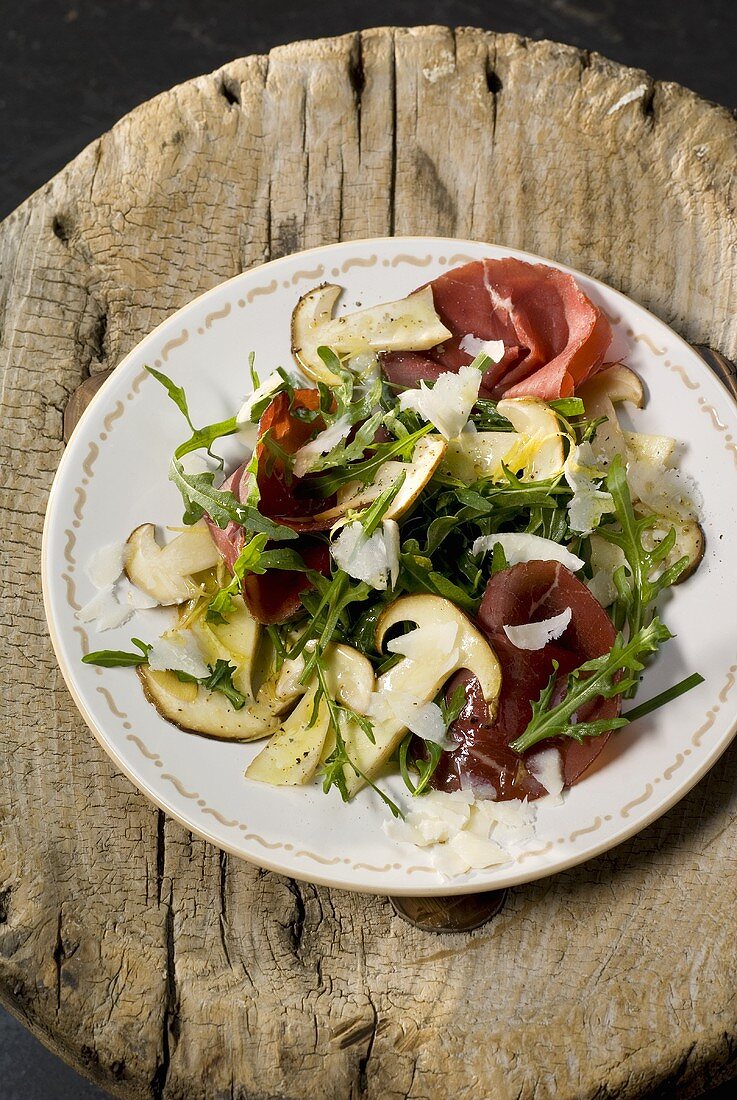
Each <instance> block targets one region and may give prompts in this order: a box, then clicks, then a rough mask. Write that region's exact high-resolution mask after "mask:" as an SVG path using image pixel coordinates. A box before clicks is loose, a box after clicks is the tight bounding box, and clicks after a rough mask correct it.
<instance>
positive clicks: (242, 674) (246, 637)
mask: <svg viewBox="0 0 737 1100" xmlns="http://www.w3.org/2000/svg"><path fill="white" fill-rule="evenodd" d="M189 630H191V632H192V633H193V634H194V636H195V637H196V639H197V642H198V643H199V647H200V649H201V650H202V654H203V656H204V658H205V660H206V661H207V663H208V664H210V665H214V664H215V662H216V661H219V660H223V661H227V662H228V663H229V664H231V665H234V666H235V669H236V671H235V672H234V673H233V686H234V687H235V688H236V689H237V690H238V691H240V692H241V694H242V695H245V696H246V697H247V698H250V699H253V698H254V697H255V694H256V685H255V684H254V671H255V668H256V664H257V658H258V652H259V646H260V643H261V639H262V628H261V624H260V623H257V622H256V620H255V619H254V618H253V616H252V615H251V613H250V612H249V610H248V608H247V607H246V605H245V603H244V601H243V599H242V597H241V596H235V597H234V598H233V608H232V610H231V611H230V612H229V613H228V619H227V622H224V623H209V622H207V621H206V619H204V618H202V617H200V618H198V619H195V620H194V622H192V624H191V625H190V627H189Z"/></svg>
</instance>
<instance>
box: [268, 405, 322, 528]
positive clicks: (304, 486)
mask: <svg viewBox="0 0 737 1100" xmlns="http://www.w3.org/2000/svg"><path fill="white" fill-rule="evenodd" d="M294 407H297V408H302V409H309V410H311V411H312V412H314V411H315V410H316V409H318V408H319V407H320V394H319V393H318V391H317V390H295V391H294V406H293V407H292V409H290V405H289V395H288V394H286V393H280V394H277V396H276V397H275V398H274V400H273V401H272V402H271V404H270V405H269V407H268V408H267V409H266V411H265V412H264V414H263V416H262V417H261V421H260V423H259V436H262V435H264V433H265V432H267V431H268V432H269V434H270V437H271V438H272V439H273V440H274V442H275V443H276V444H277V445H278V446H279V447H280V448H281V450H282V451H285V452H286V453H287V454H290V455H293V454H296V453H297V451H298V450H299V449H300V447H303V446H304V445H305V443H307V442H308V440H310V439H311V438H312V437H313V436H314V435H315V434H316V432H318V431H322V430H323V429H324V427H325V425H324V423H323V422H322V421H321V420H319V419H318V420H317V421H316V422H312V423H308V422H306V421H304V420H300V419H299V417H296V416H294V415H293V409H294ZM256 450H257V454H258V473H257V475H256V476H257V481H258V487H259V492H260V494H261V499H260V501H259V511H260V512H262V513H263V515H265V516H268V517H269V518H270V519H273V520H275V521H276V522H277V523H281V524H283V525H284V526H285V527H291V528H292V530H294V531H324V530H326V529H327V528H328V527H330V526H332V523H333V520H331V519H328V520H318V519H315V514H316V513H317V512H324V511H326V510H327V509H328V508H331V507H332V505H333V504H334V503H335V497H329V498H328V499H324V498H323V497H319V496H313V495H312V494H311V493H310V483H311V481H312V479H311V478H310V477H309V476H308V477H303V478H298V477H294V476H293V475H292V474H290V473H288V472H287V471H286V470H285V468H284V464H283V463H282V462H281V461H280V459H279V458H278V457H274V456H273V455H272V454H271V453H270V452H269V450H268V448H267V447H266V445H265V444H264V443H259V445H258V447H257V448H256Z"/></svg>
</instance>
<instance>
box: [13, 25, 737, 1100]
mask: <svg viewBox="0 0 737 1100" xmlns="http://www.w3.org/2000/svg"><path fill="white" fill-rule="evenodd" d="M736 151H737V122H736V121H735V119H734V118H733V117H732V116H731V115H730V113H729V112H727V111H726V110H723V109H721V108H718V107H715V106H712V105H710V104H707V103H705V102H703V101H702V100H700V99H698V98H697V97H696V96H695V95H693V94H692V93H690V92H688V91H686V90H684V89H683V88H680V87H678V86H676V85H673V84H654V83H653V82H652V80H651V79H650V78H649V77H648V76H647V75H646V74H645V73H643V72H638V71H633V70H631V69H626V68H623V67H621V66H618V65H615V64H613V63H611V62H609V61H607V60H605V59H604V58H601V57H599V56H590V55H588V54H587V53H585V52H582V51H580V50H576V49H572V48H569V47H566V46H560V45H556V44H554V43H550V42H537V43H534V42H528V41H525V40H522V39H519V38H516V37H514V36H508V35H496V34H491V33H485V32H482V31H475V30H459V31H456V32H455V33H454V32H452V31H450V30H447V29H444V28H439V27H422V28H416V29H414V30H391V29H384V30H375V31H368V32H366V33H363V34H360V35H358V34H355V35H348V36H345V37H343V38H338V39H331V40H325V41H319V42H309V43H298V44H296V45H292V46H286V47H282V48H279V49H276V50H274V51H272V53H271V54H269V56H268V57H249V58H244V59H241V60H238V61H234V62H233V63H231V64H229V65H226V66H225V67H224V68H223V69H222V70H220V71H219V72H216V73H213V74H211V75H209V76H204V77H201V78H199V79H196V80H192V81H190V82H188V83H186V84H183V85H181V86H180V87H176V88H173V89H172V90H171V91H169V92H166V93H164V94H163V95H160V96H159V97H158V98H156V99H154V100H152V101H151V102H150V103H146V104H144V105H143V106H141V107H139V108H138V109H137V110H135V111H134V112H133V113H132V114H130V115H128V116H127V117H126V118H124V119H123V120H122V121H121V122H120V123H118V125H117V126H115V127H114V129H113V130H112V131H111V132H110V133H108V134H105V135H104V136H103V137H102V138H100V139H99V140H98V141H96V142H94V143H93V144H92V145H91V146H90V147H89V148H87V149H86V150H85V151H84V152H83V153H82V154H81V155H80V156H79V157H77V159H76V160H75V161H74V162H73V163H72V164H70V165H69V166H68V167H67V168H66V169H64V171H63V172H61V173H60V174H59V175H58V176H57V177H56V178H55V179H54V180H52V181H51V182H50V183H49V184H48V185H47V186H46V187H44V188H43V189H41V190H40V191H39V192H37V193H36V194H35V195H33V196H32V197H31V198H30V199H29V200H28V201H27V202H26V203H24V205H23V206H22V207H20V209H19V210H17V211H16V212H15V213H14V214H13V215H12V216H11V217H10V218H8V219H7V220H6V221H5V222H4V223H3V225H2V227H1V228H0V354H1V357H2V359H1V361H2V366H3V371H4V373H3V376H2V391H1V392H2V407H1V421H0V468H1V469H2V472H3V478H2V479H1V483H0V484H1V488H0V494H1V500H0V504H1V506H2V517H1V519H0V537H1V538H2V541H3V549H2V554H0V569H2V574H3V576H2V586H1V587H0V599H1V600H2V607H1V608H0V616H1V621H2V628H1V634H0V646H1V647H2V657H3V660H2V667H3V669H4V670H5V672H4V677H3V679H4V688H3V693H2V700H1V701H0V708H1V710H0V713H1V714H2V732H3V750H4V761H3V767H2V769H1V770H0V813H1V814H2V848H1V849H0V995H1V996H2V999H3V1000H4V1002H5V1003H6V1004H8V1005H9V1006H10V1007H11V1008H12V1009H13V1011H14V1012H16V1013H17V1014H18V1015H19V1016H20V1017H21V1018H22V1019H23V1020H24V1022H25V1023H26V1024H27V1025H28V1026H29V1027H30V1028H32V1030H33V1031H34V1032H35V1033H36V1034H38V1035H39V1036H40V1037H41V1038H42V1039H44V1041H45V1042H47V1043H48V1044H49V1045H50V1046H51V1047H53V1049H55V1050H56V1051H57V1052H59V1053H60V1054H62V1056H63V1057H65V1058H66V1059H67V1060H69V1061H70V1062H72V1063H73V1064H74V1065H75V1066H76V1067H77V1068H78V1069H81V1070H82V1071H83V1072H86V1073H88V1074H89V1075H90V1076H92V1077H93V1078H95V1079H96V1080H98V1081H99V1082H101V1083H102V1084H103V1085H104V1086H105V1087H106V1088H108V1089H109V1090H111V1091H112V1092H114V1093H116V1094H117V1095H120V1096H121V1097H127V1098H139V1097H152V1098H154V1100H156V1098H159V1097H164V1098H169V1097H170V1098H175V1097H176V1098H182V1100H198V1098H204V1097H207V1098H213V1100H214V1098H220V1097H228V1098H232V1097H239V1098H243V1100H246V1098H248V1100H257V1098H265V1097H272V1098H275V1097H279V1098H284V1100H287V1098H288V1100H293V1098H295V1100H296V1098H301V1097H304V1096H316V1097H320V1098H324V1100H342V1098H345V1097H349V1096H350V1097H359V1096H366V1097H369V1098H376V1100H379V1098H381V1100H392V1098H403V1097H411V1098H416V1100H420V1098H431V1100H445V1098H446V1097H447V1096H449V1095H453V1096H454V1097H457V1098H458V1100H478V1098H486V1097H493V1098H500V1100H506V1098H507V1097H514V1098H520V1100H523V1098H524V1100H527V1098H535V1100H541V1098H547V1097H550V1098H556V1100H563V1098H566V1097H576V1098H587V1097H591V1098H593V1097H601V1096H616V1097H619V1098H627V1097H635V1096H641V1095H643V1094H645V1093H647V1094H648V1095H652V1094H654V1093H656V1092H657V1093H658V1095H660V1094H661V1093H664V1094H668V1092H669V1090H677V1093H678V1095H679V1096H688V1095H694V1094H697V1093H698V1092H699V1091H700V1090H701V1089H703V1088H704V1087H706V1086H707V1085H709V1084H713V1083H716V1082H717V1081H718V1080H720V1079H723V1078H726V1077H728V1076H729V1075H731V1074H732V1073H733V1072H734V1071H735V1068H736V1063H735V1043H736V1041H737V1002H736V1001H735V998H734V988H735V980H736V978H737V973H736V971H737V955H736V954H735V951H734V932H733V928H734V912H735V901H736V899H737V876H735V874H734V854H733V853H734V840H735V828H733V827H732V826H733V820H734V817H735V812H736V807H737V795H736V794H735V789H734V787H735V784H734V774H735V767H736V766H737V751H735V750H733V751H730V752H728V753H727V754H726V755H725V757H724V758H723V759H722V761H721V762H720V764H719V765H718V766H717V768H715V769H714V770H713V771H712V772H711V773H710V774H709V775H708V776H707V777H706V778H705V779H704V780H703V781H702V783H701V784H699V786H698V787H697V788H696V789H695V790H694V791H693V792H692V793H691V795H690V796H689V797H687V798H686V799H685V800H684V801H683V802H682V803H681V804H680V805H679V806H678V808H677V809H675V810H673V811H672V812H671V813H670V814H668V815H667V816H666V817H665V818H663V819H662V820H661V821H659V822H657V823H656V824H654V825H652V826H651V827H650V828H648V829H647V830H645V832H643V833H642V834H641V835H640V836H639V837H637V838H636V839H633V840H630V841H629V842H627V843H625V844H623V845H621V846H620V847H619V848H617V849H616V850H615V851H613V852H611V853H609V854H608V855H605V856H602V857H601V858H599V859H596V860H593V861H592V862H590V863H587V864H586V865H584V866H582V867H579V868H576V869H575V870H572V871H569V872H566V873H564V874H561V875H558V876H557V877H556V878H554V879H552V880H549V881H543V882H540V883H537V884H534V885H530V886H527V887H521V888H519V889H516V890H515V891H513V892H512V894H511V895H510V898H509V900H508V902H507V905H506V906H505V908H504V910H503V911H502V913H501V914H500V915H499V916H498V917H497V918H496V919H495V920H494V921H493V922H492V923H491V924H489V925H486V926H485V927H483V928H481V929H479V930H478V931H476V932H472V933H470V934H468V935H465V934H464V935H460V936H455V937H453V936H447V937H446V936H432V935H428V934H427V933H423V932H421V931H420V930H418V929H415V928H413V927H411V926H410V925H409V924H407V923H405V922H404V921H402V920H400V919H398V918H397V917H396V916H395V915H394V913H393V911H392V909H391V906H390V905H389V903H388V901H386V900H385V899H381V898H376V897H361V896H356V895H350V894H346V893H341V892H338V891H334V890H328V889H323V888H317V887H311V886H305V885H303V884H298V883H295V882H293V881H290V880H287V879H285V878H282V877H280V876H278V875H275V874H269V873H265V872H263V871H260V870H258V869H257V868H255V867H252V866H249V865H248V864H246V863H243V862H239V861H238V860H235V859H228V858H227V857H226V856H225V855H223V854H221V853H220V852H219V851H217V850H216V849H214V848H212V847H210V846H209V845H207V844H206V843H204V842H202V841H200V840H198V839H196V838H194V837H192V836H191V835H190V834H189V833H188V832H187V831H185V830H184V829H183V828H181V827H180V826H179V825H177V824H175V823H173V822H171V821H169V820H167V819H166V818H165V817H164V815H163V814H162V813H160V812H158V811H157V810H156V809H155V808H153V807H152V806H151V805H150V804H149V803H147V802H146V801H145V799H144V798H143V797H142V796H141V795H139V794H138V793H137V792H136V791H135V790H133V789H132V787H131V785H130V784H129V782H128V781H127V780H126V779H125V778H124V777H122V776H121V775H119V774H117V773H116V771H115V769H114V767H113V765H112V764H111V762H110V761H109V760H108V758H107V757H106V756H105V754H104V753H103V751H102V750H101V748H100V747H99V746H98V745H97V743H96V741H95V740H94V739H93V737H92V736H91V735H90V734H89V733H88V732H87V730H86V729H85V727H84V725H83V723H82V720H81V718H80V717H79V715H78V714H77V712H76V710H75V708H74V706H73V704H72V701H71V699H70V698H69V696H68V694H67V692H66V689H65V687H64V684H63V681H62V679H61V676H60V674H59V672H58V669H57V667H56V664H55V661H54V657H53V654H52V651H51V646H50V643H49V640H48V636H47V632H46V626H45V623H44V616H43V610H42V605H41V597H40V580H39V557H40V544H41V528H42V522H43V514H44V509H45V505H46V500H47V496H48V491H49V486H50V483H51V479H52V477H53V474H54V470H55V469H56V466H57V464H58V461H59V458H60V456H61V453H62V449H63V443H62V431H63V413H64V408H65V406H66V403H67V400H68V398H69V396H70V394H71V393H72V392H73V391H74V390H75V389H76V388H77V387H78V386H79V384H80V383H81V382H82V381H83V380H84V379H85V378H86V377H87V376H89V375H90V374H94V373H96V372H99V371H102V370H106V369H109V368H111V367H114V366H115V364H116V363H117V362H119V361H120V359H121V358H122V356H123V355H125V353H126V352H128V351H129V350H130V348H131V347H133V346H134V344H136V343H137V342H138V341H139V340H140V339H141V337H143V336H144V335H145V334H146V333H147V332H148V331H149V330H150V329H151V328H152V327H153V326H154V325H156V324H157V323H158V322H160V321H162V320H163V319H164V318H165V317H166V316H168V315H169V314H171V312H172V311H173V310H175V309H177V308H178V307H179V306H182V305H183V304H184V303H186V302H188V301H189V300H190V299H191V298H192V297H194V296H195V295H197V294H200V293H201V292H203V291H205V290H207V289H208V288H210V287H212V286H214V285H215V284H216V283H218V282H220V281H221V280H223V279H227V278H228V277H230V276H232V275H235V274H237V273H238V272H240V271H243V270H244V269H246V268H249V267H251V266H253V265H254V264H258V263H261V262H262V261H264V260H268V259H271V258H274V257H276V256H280V255H284V254H285V253H289V252H292V251H294V250H297V249H301V248H308V247H310V246H313V245H319V244H323V243H325V242H330V241H337V240H348V239H352V238H358V237H368V236H375V235H385V234H388V233H395V234H447V235H450V236H453V235H456V236H459V237H473V238H478V239H482V240H489V241H494V242H498V243H503V244H506V245H511V246H516V247H522V248H526V249H529V250H531V251H533V252H538V253H541V254H542V255H547V256H550V257H555V258H556V259H558V260H562V261H564V262H566V263H570V264H572V265H574V266H577V267H580V268H583V269H585V270H586V271H588V272H590V273H591V274H593V275H596V276H599V277H601V278H603V279H605V280H606V281H607V282H609V283H611V284H613V285H614V286H616V287H619V288H621V289H622V290H623V291H625V293H629V294H632V295H633V296H634V297H635V298H637V299H638V300H639V301H641V302H643V303H644V304H645V305H646V306H648V307H649V308H650V309H652V310H654V312H655V313H657V314H658V315H659V316H660V317H662V318H663V319H664V320H665V321H667V322H668V323H670V324H672V325H674V326H675V327H676V328H677V329H678V330H679V331H680V332H681V333H682V334H683V335H684V336H685V337H686V338H687V339H689V340H691V341H693V342H703V343H710V344H711V345H712V346H713V347H715V348H717V349H719V350H720V351H721V352H723V353H724V354H725V355H727V356H729V357H730V358H734V356H735V353H736V352H737V311H736V310H734V308H732V303H733V302H734V298H735V285H734V284H735V278H736V274H735V273H737V263H735V259H736V257H737V222H736V214H737V210H736V205H737V191H736V188H735V173H734V167H735V152H736Z"/></svg>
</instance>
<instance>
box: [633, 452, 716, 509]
mask: <svg viewBox="0 0 737 1100" xmlns="http://www.w3.org/2000/svg"><path fill="white" fill-rule="evenodd" d="M627 482H628V484H629V487H630V491H631V493H632V499H633V500H636V501H638V500H639V501H640V502H641V503H642V504H644V505H645V506H646V507H647V508H649V509H650V510H651V511H653V512H656V513H657V514H658V515H659V516H664V517H665V518H666V519H669V520H681V521H689V520H697V519H698V518H699V508H698V506H697V504H696V502H695V498H696V497H697V496H698V492H697V490H696V487H695V485H694V484H693V483H692V482H691V481H690V480H689V478H688V477H687V475H686V474H684V473H682V471H680V470H675V469H672V468H671V467H667V466H665V467H664V466H662V465H659V464H655V463H649V462H643V461H640V462H637V461H630V462H629V463H628V465H627Z"/></svg>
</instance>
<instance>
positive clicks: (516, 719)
mask: <svg viewBox="0 0 737 1100" xmlns="http://www.w3.org/2000/svg"><path fill="white" fill-rule="evenodd" d="M566 608H570V609H571V612H572V615H571V621H570V623H569V625H568V627H567V628H566V630H565V632H564V633H563V635H562V636H561V637H560V638H558V639H557V640H556V641H555V642H549V643H548V644H547V645H546V646H545V647H544V648H543V649H538V650H522V649H518V648H517V647H516V646H515V645H513V644H512V642H511V641H510V640H509V639H508V638H507V636H506V634H505V633H504V629H503V628H504V626H519V625H522V624H524V623H527V622H540V621H542V620H543V619H548V618H550V617H552V616H553V615H556V614H559V613H560V612H561V611H564V610H565V609H566ZM478 625H479V627H480V628H481V629H482V630H483V631H484V633H485V634H486V636H487V637H488V639H489V641H490V642H491V644H492V646H493V648H494V650H495V651H496V654H497V657H498V658H499V663H500V664H501V668H502V691H501V696H500V698H499V705H498V709H497V714H496V717H495V720H494V722H493V723H491V722H490V721H489V719H488V713H487V711H486V707H485V704H484V701H483V697H482V696H481V693H480V689H479V685H478V681H476V680H475V678H474V677H472V676H470V674H468V673H460V674H458V678H457V679H456V681H455V682H453V683H451V684H450V685H449V687H448V690H449V691H452V689H453V688H454V687H455V686H456V684H457V683H463V684H464V687H465V692H466V703H465V706H464V709H463V711H462V712H461V714H460V715H459V717H458V719H457V720H456V722H454V723H453V725H452V726H451V728H450V731H449V734H450V737H451V738H453V739H454V740H456V741H457V742H458V748H457V749H453V750H451V751H449V752H447V753H445V754H444V755H443V757H442V759H441V762H440V765H439V766H438V769H437V771H436V772H435V775H434V777H433V783H434V785H435V786H437V787H438V788H440V789H441V790H456V789H457V788H458V787H460V786H466V785H470V786H472V787H477V788H478V789H479V793H481V794H484V793H486V794H488V795H490V796H492V797H495V798H497V799H499V800H506V799H509V798H524V797H528V798H538V797H540V795H542V794H545V789H544V788H543V787H542V786H541V785H540V783H538V781H537V780H536V779H535V777H534V776H533V775H532V774H531V772H530V771H529V770H528V769H527V767H526V766H525V764H526V763H529V762H530V760H531V759H533V758H534V756H535V755H536V754H537V753H539V752H541V751H542V750H543V749H546V748H550V747H552V746H555V747H556V748H557V750H558V752H559V753H560V756H561V766H562V773H563V780H564V784H565V786H566V787H570V786H572V785H573V784H574V783H575V782H577V780H578V779H579V778H580V777H581V776H582V775H583V773H584V772H585V771H586V769H587V768H588V767H589V766H590V765H591V764H592V763H593V761H594V760H595V758H596V757H597V756H598V755H599V753H600V752H601V750H602V749H603V748H604V745H605V744H606V741H607V739H608V737H609V734H606V733H605V734H602V735H600V736H599V737H593V738H586V739H585V740H584V742H583V743H582V744H578V743H577V742H576V741H573V740H572V739H570V738H565V737H564V738H556V739H553V740H551V741H549V742H541V743H540V744H539V745H536V746H535V747H534V748H533V749H531V750H530V751H529V752H528V753H527V754H526V755H525V757H524V758H522V757H520V756H519V755H518V754H517V753H515V752H513V751H512V750H511V749H510V748H509V745H510V744H511V742H512V741H514V740H515V739H516V738H517V737H519V736H520V735H521V734H522V733H524V731H525V729H526V728H527V725H528V723H529V721H530V718H531V717H532V700H536V699H537V698H538V697H539V695H540V692H541V691H542V690H543V688H544V687H545V686H546V684H547V683H548V681H549V679H550V676H551V674H552V672H553V661H557V662H558V666H559V668H558V680H557V685H556V692H555V694H554V697H553V704H555V702H557V701H558V700H559V699H560V697H561V695H562V693H563V691H564V690H565V681H566V675H567V673H568V672H570V671H571V670H572V669H574V668H577V667H578V666H579V665H581V664H583V663H584V662H585V661H587V660H590V659H591V658H593V657H600V656H601V655H602V654H604V653H608V652H609V650H610V649H611V647H612V645H613V643H614V639H615V637H616V631H615V629H614V627H613V625H612V623H611V621H610V619H609V617H608V615H607V614H606V612H605V611H604V610H603V608H602V607H601V606H600V605H599V604H598V603H597V601H596V600H595V599H594V598H593V596H592V595H591V593H590V592H589V590H588V589H587V588H586V586H585V585H584V584H582V583H581V581H579V580H577V578H576V577H574V576H573V574H572V573H570V572H569V571H568V570H567V569H566V568H565V567H564V566H562V565H560V564H559V563H558V562H549V561H532V562H523V563H521V564H520V565H515V566H512V567H511V568H510V569H504V570H502V571H500V572H499V573H497V574H495V575H494V576H493V577H492V578H491V580H490V581H489V583H488V585H487V587H486V592H485V593H484V598H483V600H482V603H481V608H480V609H479V614H478ZM619 707H620V701H619V699H618V698H616V699H599V700H597V701H595V702H594V703H593V704H591V705H590V706H589V707H588V708H587V710H586V713H585V714H583V713H582V714H581V715H580V717H581V718H592V719H595V718H601V719H611V718H616V716H617V715H618V714H619Z"/></svg>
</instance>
